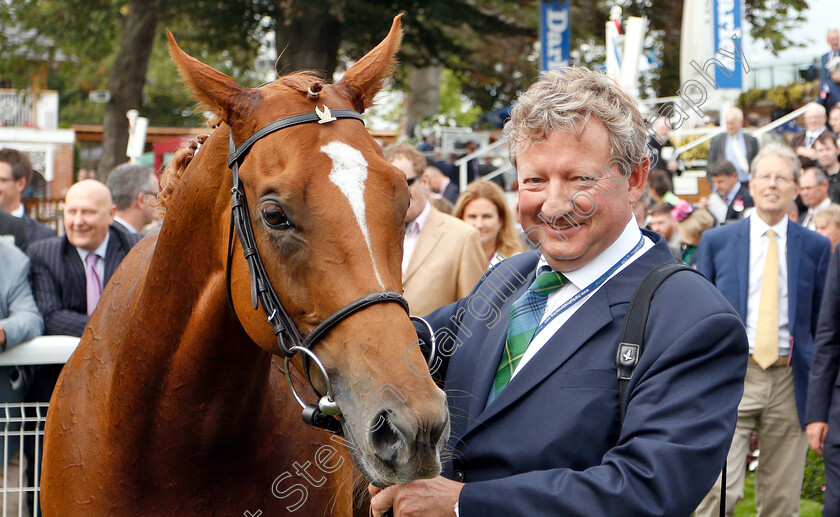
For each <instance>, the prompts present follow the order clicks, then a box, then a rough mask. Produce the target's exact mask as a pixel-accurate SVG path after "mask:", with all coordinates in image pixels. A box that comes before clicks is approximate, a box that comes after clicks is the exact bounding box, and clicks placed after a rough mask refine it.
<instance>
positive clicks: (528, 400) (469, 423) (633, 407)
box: [371, 68, 747, 517]
mask: <svg viewBox="0 0 840 517" xmlns="http://www.w3.org/2000/svg"><path fill="white" fill-rule="evenodd" d="M505 134H506V136H507V137H508V141H509V142H510V152H511V157H512V159H513V161H514V163H515V165H516V170H517V179H518V183H519V211H520V216H521V221H522V226H523V228H525V232H526V234H527V236H528V238H529V239H530V240H531V242H532V243H533V244H534V245H535V246H537V247H538V248H539V251H534V252H526V253H522V254H519V255H516V256H513V257H511V258H508V259H506V260H504V261H502V262H500V263H499V264H498V265H496V266H495V267H494V268H492V269H491V270H490V271H488V273H487V274H486V275H485V276H484V277H482V280H481V281H480V282H479V283H478V285H477V286H476V288H475V289H474V290H473V292H472V293H471V294H469V295H468V296H467V297H465V298H464V299H462V300H460V301H458V302H456V303H454V304H452V305H449V306H446V307H442V308H441V309H439V310H437V311H435V312H433V313H432V314H431V315H429V316H428V321H429V323H430V324H431V327H432V328H433V329H434V330H435V335H436V337H438V350H439V354H438V357H437V359H436V360H435V362H434V363H433V370H434V375H435V376H436V377H437V378H438V379H439V381H440V382H441V383H442V384H443V386H444V388H445V389H446V393H447V395H448V403H449V407H450V415H451V424H452V431H451V437H450V442H449V449H450V450H451V453H450V454H449V455H448V458H447V459H444V464H443V473H442V476H440V477H437V478H434V479H431V480H421V481H415V482H413V483H411V484H409V485H406V486H392V487H388V488H386V489H384V490H379V489H377V488H372V489H371V493H373V494H374V497H373V499H372V503H371V509H372V513H373V515H374V516H377V517H378V516H379V515H382V514H383V512H385V511H386V510H388V509H389V508H393V510H394V514H395V515H396V516H397V517H399V516H401V515H423V516H446V517H451V516H452V515H460V516H461V517H473V516H487V515H506V516H507V515H588V516H617V515H688V514H690V513H691V511H692V510H693V509H694V507H695V506H696V505H697V503H698V502H699V501H700V499H701V498H702V497H703V495H704V494H705V492H706V491H707V490H708V488H709V487H711V486H712V484H713V483H714V480H715V478H716V477H717V475H718V472H719V471H720V468H721V466H722V465H723V461H724V457H725V456H726V448H727V446H728V444H729V442H730V440H731V436H732V431H733V429H734V426H735V417H736V408H737V404H738V400H739V399H740V396H741V390H742V384H741V380H742V379H743V375H744V370H745V368H746V360H747V358H746V349H747V340H746V336H745V334H744V329H743V325H742V324H741V322H740V320H739V319H738V317H737V315H736V314H735V312H734V311H733V310H732V308H731V307H730V306H729V304H728V303H727V302H726V300H724V299H723V297H722V296H721V295H720V293H718V292H717V291H716V290H715V289H714V287H713V286H712V285H711V284H709V283H708V282H707V281H705V280H704V279H703V278H701V277H700V276H699V275H696V274H694V273H691V272H678V273H676V274H674V275H673V276H671V277H669V278H668V279H667V280H666V281H665V282H664V283H663V284H662V286H661V287H660V288H659V289H658V290H657V292H656V294H655V296H654V297H653V302H652V305H651V310H650V316H649V318H648V322H647V326H646V332H645V335H646V338H647V342H646V343H645V350H644V354H643V355H642V356H641V359H640V361H639V363H638V366H637V367H636V369H635V373H634V375H633V380H632V381H631V382H630V384H629V387H628V391H627V398H626V415H625V418H624V421H623V422H622V421H621V418H620V412H619V407H618V403H619V394H618V393H619V382H618V380H617V374H616V362H615V361H616V350H617V346H618V342H619V335H620V334H621V327H622V321H623V319H624V316H625V314H626V312H627V308H628V304H629V302H630V300H631V298H632V297H633V293H634V291H635V289H636V287H637V286H638V285H639V283H640V282H641V280H642V278H644V277H645V275H646V274H647V273H648V272H649V271H651V270H652V269H654V268H656V267H657V266H659V265H661V264H664V263H667V262H673V258H672V256H671V253H670V252H669V251H668V246H667V244H666V243H665V241H664V239H663V238H662V237H661V236H659V235H656V234H654V233H652V232H647V231H645V232H643V231H641V230H639V228H638V226H637V225H636V222H635V219H634V217H633V213H632V206H633V204H634V203H635V202H636V201H637V200H638V199H639V197H640V196H641V195H642V193H643V191H644V190H645V183H646V179H647V175H648V167H649V160H648V158H647V156H646V153H645V141H646V131H645V127H644V122H643V120H642V117H641V115H640V113H639V111H638V108H637V106H636V104H635V102H634V101H633V99H632V98H631V97H630V96H628V95H627V94H626V93H625V92H623V91H622V90H620V89H619V88H618V87H617V86H616V84H615V83H614V82H613V81H612V80H610V79H608V78H607V77H606V76H605V75H602V74H598V73H595V72H590V71H589V70H586V69H583V68H565V69H562V70H560V71H557V72H549V73H546V74H545V75H544V76H543V79H542V80H540V81H539V82H538V83H536V84H534V85H533V86H531V87H530V88H529V89H528V91H527V92H526V93H525V94H523V95H522V96H521V97H520V99H519V101H518V102H517V104H516V105H515V107H514V109H513V111H512V114H511V119H510V121H509V122H508V123H507V125H506V126H505ZM686 299H690V300H691V304H692V305H691V310H684V309H682V308H681V306H682V305H683V303H684V301H685V300H686ZM418 333H419V334H420V335H421V337H423V338H424V340H425V341H428V338H429V336H428V334H427V333H424V332H423V329H422V328H421V327H420V326H418Z"/></svg>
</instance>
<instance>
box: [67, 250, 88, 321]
mask: <svg viewBox="0 0 840 517" xmlns="http://www.w3.org/2000/svg"><path fill="white" fill-rule="evenodd" d="M62 247H63V248H64V249H63V252H62V256H63V259H62V260H63V262H64V268H65V270H66V273H67V284H66V286H65V289H66V292H67V293H68V294H69V295H70V297H71V298H76V300H75V303H72V304H70V306H71V307H84V308H85V309H83V310H82V312H84V311H86V310H87V281H86V278H85V266H84V264H83V263H82V258H81V257H79V252H78V251H76V247H75V246H73V245H72V244H70V241H68V240H67V237H64V242H63V243H62Z"/></svg>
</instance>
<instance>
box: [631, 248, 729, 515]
mask: <svg viewBox="0 0 840 517" xmlns="http://www.w3.org/2000/svg"><path fill="white" fill-rule="evenodd" d="M679 271H692V272H694V273H697V274H698V275H700V276H703V274H702V273H700V272H699V271H697V270H696V269H694V268H692V267H689V266H687V265H685V264H681V263H679V262H668V263H665V264H662V265H660V266H657V267H655V268H654V269H653V270H651V271H650V272H649V273H648V274H647V275H645V278H644V279H643V280H642V283H641V284H639V287H637V288H636V292H635V293H633V299H632V300H631V301H630V307H629V308H628V309H627V314H626V315H625V316H624V324H623V325H622V327H621V339H619V342H618V349H617V350H616V353H615V367H616V370H617V375H618V383H619V386H618V407H619V412H620V414H621V420H620V422H621V424H623V423H624V413H625V411H626V407H625V402H626V398H627V386H628V385H629V384H630V379H631V378H632V377H633V371H634V370H635V369H636V365H637V364H639V358H640V357H641V356H642V352H643V351H644V348H645V326H646V325H647V319H648V313H649V312H650V303H651V302H652V301H653V294H654V293H655V292H656V290H657V289H659V286H660V285H662V283H663V282H664V281H665V280H666V279H667V278H668V277H669V276H671V275H673V274H674V273H677V272H679ZM725 514H726V462H724V463H723V471H722V472H721V487H720V517H724V516H725Z"/></svg>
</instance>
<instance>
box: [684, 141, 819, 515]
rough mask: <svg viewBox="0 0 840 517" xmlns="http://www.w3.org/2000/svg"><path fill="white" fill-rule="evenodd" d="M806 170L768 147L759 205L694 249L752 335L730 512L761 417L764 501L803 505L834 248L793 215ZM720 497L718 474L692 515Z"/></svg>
mask: <svg viewBox="0 0 840 517" xmlns="http://www.w3.org/2000/svg"><path fill="white" fill-rule="evenodd" d="M800 172H801V166H800V164H799V159H798V158H797V157H796V155H795V154H794V151H793V150H792V149H790V148H789V147H787V146H784V145H782V144H769V145H766V146H764V147H762V148H761V150H760V151H759V152H758V155H757V156H756V157H755V160H753V162H752V179H751V180H750V194H751V195H752V198H753V200H754V201H755V212H754V213H753V214H752V215H750V216H749V217H747V218H745V219H742V220H740V221H738V222H735V223H732V224H728V225H726V226H723V227H721V228H716V229H712V230H709V231H708V232H706V233H704V234H703V238H702V240H701V241H700V246H699V248H698V249H697V269H698V270H699V271H700V272H701V273H703V274H704V275H706V278H708V279H709V280H711V281H712V282H713V283H714V284H715V285H716V286H717V287H718V289H720V291H721V293H723V295H724V296H725V297H726V299H727V300H729V302H730V303H731V304H732V306H733V307H735V309H736V310H737V311H738V314H739V315H740V317H741V318H742V320H743V321H744V325H745V326H746V328H747V336H748V338H749V354H750V356H749V359H750V361H749V365H748V367H747V373H746V377H745V378H744V395H743V398H742V400H741V402H740V404H739V406H738V425H737V427H736V429H735V436H734V438H733V440H732V447H731V448H730V449H729V459H728V462H727V471H726V488H725V490H726V511H727V515H732V514H733V512H734V510H735V503H737V502H738V500H740V499H741V498H743V496H744V476H745V474H746V471H745V469H744V461H745V458H746V456H747V452H748V451H749V444H750V434H751V433H752V431H753V429H754V428H755V427H756V425H758V436H759V440H761V461H760V462H759V464H758V471H757V472H756V483H757V486H759V487H762V488H761V489H760V490H758V491H757V493H756V503H757V506H758V508H764V509H765V511H764V512H762V514H764V513H765V512H767V511H768V510H769V512H767V514H768V515H778V516H782V515H796V512H797V511H798V509H799V492H800V490H801V488H802V477H803V474H804V471H805V453H806V448H807V446H808V440H807V438H806V435H805V432H804V431H803V428H804V426H805V423H806V417H805V408H806V394H807V389H808V374H809V371H810V368H811V358H812V357H813V355H814V332H815V330H816V326H817V314H818V312H819V307H820V300H821V299H822V293H823V287H824V286H825V277H826V272H827V268H828V259H829V251H830V250H829V241H828V239H826V238H825V237H823V236H822V235H818V234H817V233H816V232H812V231H809V230H806V229H804V228H802V226H800V225H799V224H797V223H794V222H792V221H790V220H788V216H787V212H788V207H789V206H790V204H791V203H792V202H793V200H794V199H795V198H796V196H797V194H799V185H798V184H797V182H798V181H799V176H800ZM719 499H720V482H718V483H717V485H716V486H715V488H714V489H713V490H712V491H711V492H710V493H709V496H708V497H707V498H706V499H705V500H704V502H703V504H702V505H701V507H700V508H698V510H697V513H696V515H697V516H698V517H711V516H714V515H718V504H719V503H718V501H719Z"/></svg>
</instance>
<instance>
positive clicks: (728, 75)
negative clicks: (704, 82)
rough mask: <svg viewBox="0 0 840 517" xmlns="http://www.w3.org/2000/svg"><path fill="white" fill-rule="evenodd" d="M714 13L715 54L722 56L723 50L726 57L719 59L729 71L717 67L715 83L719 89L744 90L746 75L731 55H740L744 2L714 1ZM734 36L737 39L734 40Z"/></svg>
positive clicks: (734, 0)
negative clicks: (736, 46) (738, 46)
mask: <svg viewBox="0 0 840 517" xmlns="http://www.w3.org/2000/svg"><path fill="white" fill-rule="evenodd" d="M712 11H713V13H714V23H713V25H712V31H713V32H714V42H715V54H718V55H720V54H721V52H720V51H721V50H724V51H726V52H723V53H722V54H724V55H725V56H726V57H719V59H720V62H721V64H722V65H723V66H725V67H726V68H728V69H729V70H722V69H721V68H720V67H717V66H716V67H715V81H716V82H717V84H718V87H719V88H736V89H739V90H740V89H743V83H744V74H743V73H742V71H741V67H740V66H739V63H737V62H736V61H735V59H733V58H730V57H728V56H729V55H738V52H739V51H740V49H736V48H735V43H736V40H740V39H741V35H742V28H741V21H742V18H743V16H742V11H743V2H742V1H741V0H714V3H713V7H712ZM733 36H734V38H735V39H733Z"/></svg>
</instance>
